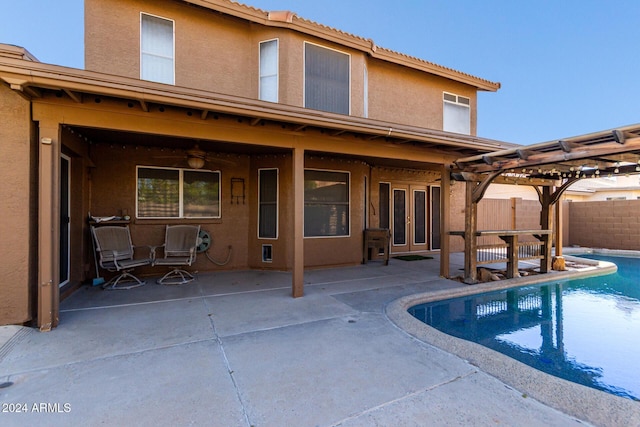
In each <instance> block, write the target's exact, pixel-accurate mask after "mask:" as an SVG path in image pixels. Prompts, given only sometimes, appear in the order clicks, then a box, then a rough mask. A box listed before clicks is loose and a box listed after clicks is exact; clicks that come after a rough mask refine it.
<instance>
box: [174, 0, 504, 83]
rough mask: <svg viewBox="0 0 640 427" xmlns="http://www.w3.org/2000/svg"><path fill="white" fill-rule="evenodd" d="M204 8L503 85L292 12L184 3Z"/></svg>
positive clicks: (213, 1)
mask: <svg viewBox="0 0 640 427" xmlns="http://www.w3.org/2000/svg"><path fill="white" fill-rule="evenodd" d="M182 1H184V2H187V3H191V4H195V5H198V6H201V7H204V8H208V9H212V10H217V11H219V12H222V13H227V14H229V15H233V16H236V17H239V18H242V19H246V20H249V21H252V22H256V23H260V24H263V25H267V26H278V27H282V28H289V29H291V30H294V31H298V32H301V33H304V34H309V35H312V36H315V37H319V38H322V39H325V40H327V41H331V42H334V43H338V44H340V45H343V46H346V47H350V48H353V49H357V50H360V51H363V52H366V53H368V54H369V55H371V56H372V57H374V58H377V59H380V60H383V61H387V62H391V63H395V64H398V65H401V66H405V67H409V68H413V69H417V70H420V71H423V72H427V73H430V74H434V75H438V76H441V77H445V78H448V79H451V80H455V81H458V82H461V83H465V84H468V85H470V86H474V87H475V88H477V89H479V90H486V91H492V92H494V91H496V90H498V89H499V88H500V83H496V82H492V81H490V80H487V79H483V78H480V77H476V76H473V75H471V74H468V73H464V72H461V71H458V70H455V69H453V68H449V67H445V66H442V65H438V64H435V63H433V62H429V61H426V60H424V59H420V58H417V57H414V56H411V55H407V54H404V53H400V52H396V51H394V50H391V49H387V48H383V47H380V46H377V45H376V44H375V42H374V41H373V40H372V39H370V38H364V37H361V36H357V35H355V34H351V33H348V32H345V31H342V30H339V29H337V28H334V27H330V26H327V25H324V24H320V23H318V22H315V21H312V20H309V19H306V18H302V17H300V16H298V15H297V14H296V13H295V12H290V11H271V12H268V11H265V10H262V9H258V8H256V7H253V6H249V5H246V4H243V3H239V2H237V1H233V0H182Z"/></svg>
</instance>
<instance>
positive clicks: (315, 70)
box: [304, 43, 351, 115]
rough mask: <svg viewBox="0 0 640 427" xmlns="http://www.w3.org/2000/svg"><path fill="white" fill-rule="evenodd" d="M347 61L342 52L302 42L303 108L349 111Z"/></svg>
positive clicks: (345, 55) (339, 111) (347, 56)
mask: <svg viewBox="0 0 640 427" xmlns="http://www.w3.org/2000/svg"><path fill="white" fill-rule="evenodd" d="M350 63H351V57H350V56H349V55H348V54H346V53H342V52H338V51H336V50H332V49H328V48H325V47H322V46H318V45H314V44H311V43H305V45H304V106H305V108H313V109H314V110H322V111H328V112H331V113H338V114H346V115H349V113H350V89H351V85H350V79H351V73H350V68H351V67H350Z"/></svg>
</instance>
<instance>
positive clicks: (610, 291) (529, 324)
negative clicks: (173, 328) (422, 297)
mask: <svg viewBox="0 0 640 427" xmlns="http://www.w3.org/2000/svg"><path fill="white" fill-rule="evenodd" d="M588 258H591V259H598V260H605V261H609V262H613V263H615V264H616V265H617V266H618V272H617V273H615V274H611V275H607V276H600V277H591V278H582V279H576V280H569V281H563V282H557V283H556V282H554V283H543V284H540V285H531V286H525V287H521V288H513V289H509V290H505V291H498V292H491V293H485V294H479V295H473V296H469V297H463V298H457V299H450V300H445V301H437V302H432V303H427V304H421V305H418V306H415V307H412V308H410V309H409V312H410V313H411V314H412V315H413V316H414V317H416V318H418V319H419V320H421V321H423V322H425V323H427V324H428V325H431V326H433V327H434V328H436V329H439V330H440V331H442V332H445V333H447V334H450V335H453V336H456V337H459V338H463V339H466V340H469V341H474V342H477V343H479V344H482V345H484V346H486V347H489V348H492V349H494V350H496V351H499V352H501V353H504V354H506V355H507V356H510V357H512V358H514V359H517V360H519V361H521V362H523V363H526V364H527V365H530V366H532V367H534V368H536V369H539V370H541V371H544V372H547V373H549V374H551V375H555V376H557V377H560V378H564V379H566V380H569V381H573V382H576V383H579V384H583V385H586V386H589V387H593V388H597V389H600V390H603V391H606V392H609V393H612V394H616V395H618V396H623V397H627V398H630V399H633V400H640V259H638V258H622V257H604V256H599V255H588Z"/></svg>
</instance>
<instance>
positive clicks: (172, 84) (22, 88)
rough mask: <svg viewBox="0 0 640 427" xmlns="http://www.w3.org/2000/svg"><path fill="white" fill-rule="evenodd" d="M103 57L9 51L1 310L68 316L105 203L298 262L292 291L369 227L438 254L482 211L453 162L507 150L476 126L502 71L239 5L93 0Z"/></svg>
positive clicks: (349, 257)
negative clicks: (491, 74)
mask: <svg viewBox="0 0 640 427" xmlns="http://www.w3.org/2000/svg"><path fill="white" fill-rule="evenodd" d="M0 42H1V40H0ZM26 48H28V46H27V47H26ZM85 67H86V69H85V70H80V69H73V68H66V67H61V66H56V65H51V64H43V63H40V62H39V61H37V60H36V59H35V58H34V57H32V56H31V55H30V54H29V52H28V51H27V50H25V49H24V48H20V47H15V46H9V45H0V83H1V84H0V118H1V120H2V123H3V126H2V127H0V152H1V153H2V158H3V159H5V162H6V167H5V168H3V169H2V171H0V177H1V181H2V186H1V187H0V197H1V198H2V200H3V203H2V204H1V205H0V212H1V214H2V217H3V221H2V222H1V223H0V235H2V236H3V238H2V239H0V248H1V252H2V259H3V263H2V264H1V265H0V276H1V277H2V278H3V286H2V287H1V288H0V300H2V303H1V304H0V324H8V323H25V322H31V321H34V320H35V321H36V323H37V324H38V325H39V326H40V327H41V328H42V329H49V328H51V327H55V326H56V324H57V322H58V315H57V313H58V303H59V298H60V295H61V294H63V295H66V294H67V293H68V292H72V291H73V290H74V289H76V288H77V287H78V286H79V285H80V284H82V283H86V282H87V281H89V282H90V281H91V278H92V277H95V272H94V269H95V267H94V255H93V247H92V240H91V235H90V231H89V230H90V229H89V222H88V217H89V214H90V215H92V216H102V217H103V216H118V217H121V218H126V220H123V222H126V223H127V224H128V226H129V227H130V230H131V235H132V240H133V241H134V243H136V244H141V245H160V244H162V242H163V238H164V228H165V226H166V224H199V225H200V226H201V227H202V229H203V230H206V231H207V232H208V233H209V234H210V235H211V236H212V245H211V246H210V247H209V249H208V252H207V254H208V255H209V256H210V257H211V258H213V259H217V260H224V259H226V258H227V257H228V258H229V260H228V262H227V263H226V265H225V266H223V267H221V266H217V265H215V264H213V263H211V262H210V261H209V259H208V258H207V257H205V256H200V257H199V258H198V261H197V263H196V265H195V268H196V269H197V270H199V271H206V270H211V269H221V268H227V269H278V270H286V271H291V272H292V289H293V290H292V293H293V296H301V295H302V294H303V271H304V268H310V267H321V266H336V265H349V264H357V263H360V262H362V259H363V230H365V229H367V228H388V229H390V231H391V252H392V253H407V252H416V251H432V250H438V249H440V247H441V245H444V244H447V243H446V241H445V240H442V241H441V239H440V235H441V232H442V230H447V229H449V227H457V228H463V226H462V224H463V221H464V215H463V214H462V213H461V212H462V209H463V207H464V202H463V199H464V196H463V191H461V190H462V188H458V187H462V186H452V187H450V181H449V173H448V171H449V166H450V165H451V164H452V163H453V161H454V160H455V159H457V158H460V157H464V156H470V155H475V154H481V153H484V152H490V151H495V150H496V149H501V148H505V147H506V144H503V143H500V142H497V141H491V140H486V139H482V138H478V137H476V122H477V93H478V91H496V90H497V89H498V88H499V87H500V85H499V84H498V83H493V82H490V81H487V80H484V79H481V78H478V77H474V76H471V75H469V74H466V73H463V72H459V71H456V70H452V69H449V68H446V67H443V66H440V65H436V64H433V63H430V62H427V61H424V60H422V59H418V58H413V57H409V56H407V55H403V54H402V53H397V52H393V51H390V50H387V49H384V48H382V47H379V46H376V44H375V42H374V41H372V40H370V39H364V38H361V37H358V36H355V35H351V34H347V33H344V32H342V31H340V30H337V29H333V28H328V27H326V26H324V25H320V24H317V23H314V22H311V21H308V20H305V19H303V18H301V17H298V16H296V15H295V14H293V13H290V12H266V11H262V10H258V9H255V8H252V7H249V6H245V5H242V4H238V3H235V2H232V1H229V0H155V1H148V0H85ZM195 187H200V188H204V189H205V190H203V191H200V192H198V194H197V195H196V196H194V195H193V194H194V191H193V189H194V188H195ZM159 189H160V190H159ZM452 205H454V206H456V208H455V209H452V208H451V206H452ZM229 248H231V249H229ZM230 250H231V253H230V254H229V251H230ZM144 273H145V271H144V269H143V270H142V274H144ZM146 273H147V274H153V273H154V270H153V268H148V269H147V271H146Z"/></svg>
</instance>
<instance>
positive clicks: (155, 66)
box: [140, 13, 175, 84]
mask: <svg viewBox="0 0 640 427" xmlns="http://www.w3.org/2000/svg"><path fill="white" fill-rule="evenodd" d="M173 37H174V29H173V21H172V20H170V19H164V18H160V17H157V16H152V15H147V14H145V13H141V14H140V78H141V79H142V80H149V81H152V82H158V83H167V84H174V82H175V77H174V68H175V67H174V40H173Z"/></svg>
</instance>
